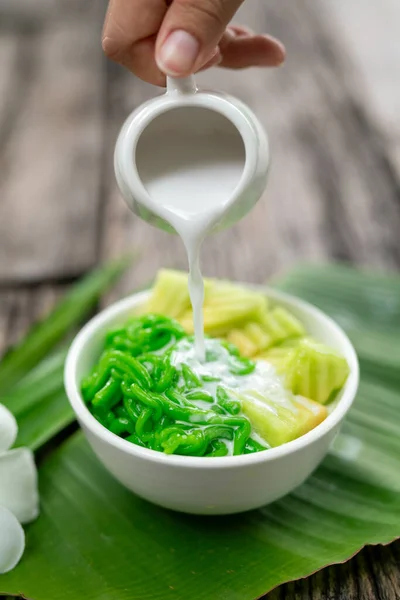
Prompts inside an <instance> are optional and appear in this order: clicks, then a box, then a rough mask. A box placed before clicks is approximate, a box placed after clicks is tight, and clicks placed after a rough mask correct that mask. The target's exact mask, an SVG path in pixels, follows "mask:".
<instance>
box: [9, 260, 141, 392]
mask: <svg viewBox="0 0 400 600" xmlns="http://www.w3.org/2000/svg"><path fill="white" fill-rule="evenodd" d="M130 262H131V259H129V261H128V259H124V260H119V261H116V262H112V263H110V264H108V265H105V266H102V267H99V268H98V269H97V270H95V271H93V272H92V273H90V274H89V275H87V276H86V277H84V278H83V279H82V280H81V281H79V283H78V284H76V285H74V286H73V287H72V288H71V290H70V291H69V292H68V293H67V294H66V295H65V297H64V298H63V300H62V301H61V302H59V303H58V304H57V305H56V307H55V308H54V310H53V311H52V312H51V314H50V315H49V316H48V317H46V318H45V319H44V320H43V321H40V322H39V323H37V324H36V325H35V326H34V327H32V328H31V330H30V331H29V333H28V334H27V335H26V336H25V337H24V338H23V340H21V342H20V343H19V344H17V345H16V346H14V347H12V348H11V349H10V350H9V351H8V352H7V353H6V355H5V356H4V357H3V359H2V361H1V363H0V394H4V393H5V392H6V391H8V390H9V389H10V388H12V387H13V386H14V385H15V384H17V383H18V382H19V381H20V379H21V378H22V377H24V376H25V375H27V373H29V371H30V369H32V368H33V367H34V366H36V365H37V364H38V363H39V362H40V361H41V359H42V358H44V357H45V356H47V355H48V353H49V351H50V350H51V349H52V348H53V347H54V346H56V345H57V343H58V342H59V341H60V340H62V339H63V338H64V336H65V335H66V333H67V332H68V331H69V330H70V329H71V328H72V327H74V326H75V325H77V324H78V323H79V322H80V321H81V320H82V319H83V318H84V317H85V316H87V315H88V313H89V312H90V311H91V310H92V309H93V308H94V307H95V305H96V303H97V301H98V300H99V297H100V296H101V294H103V293H104V292H105V291H106V289H107V288H108V287H109V286H111V284H112V283H113V282H114V281H116V279H118V277H120V276H121V274H122V273H123V271H124V270H125V269H126V268H127V266H128V264H129V263H130Z"/></svg>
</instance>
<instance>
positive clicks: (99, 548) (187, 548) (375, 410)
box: [0, 267, 400, 600]
mask: <svg viewBox="0 0 400 600" xmlns="http://www.w3.org/2000/svg"><path fill="white" fill-rule="evenodd" d="M281 287H282V288H284V289H285V290H287V291H289V292H294V293H296V294H298V295H302V296H303V297H306V298H307V299H308V300H310V301H312V302H313V303H315V304H318V305H319V306H320V307H321V308H323V309H326V310H327V311H328V312H330V313H331V314H332V315H333V316H334V317H335V318H336V319H337V320H338V321H340V322H341V323H342V325H343V326H344V327H345V328H347V329H348V331H349V333H350V335H351V336H352V339H353V341H354V343H355V345H356V348H357V350H358V351H359V353H360V354H361V356H362V358H363V361H362V382H361V386H360V391H359V394H358V396H357V399H356V402H355V404H354V407H353V408H352V410H351V412H350V414H349V416H348V418H347V419H346V422H345V424H344V426H343V429H342V432H341V434H340V435H339V436H338V437H337V439H336V441H335V443H334V445H333V447H332V450H331V452H330V454H329V455H328V457H327V458H326V460H325V461H324V462H323V464H322V465H321V466H320V467H319V468H318V470H317V471H316V472H315V473H314V474H313V475H312V476H311V477H310V478H309V479H308V480H307V482H306V483H305V484H303V485H302V486H301V487H300V488H298V489H297V490H296V491H295V492H294V493H292V494H290V495H289V496H287V497H286V498H284V499H282V500H280V501H278V502H276V503H274V504H272V505H271V506H267V507H265V508H263V509H261V510H258V511H253V512H251V513H247V514H245V515H241V516H232V517H224V518H216V517H213V518H205V517H191V516H187V515H180V514H176V513H173V512H171V511H166V510H163V509H161V508H158V507H156V506H153V505H151V504H148V503H147V502H145V501H144V500H141V499H140V498H138V497H137V496H134V495H132V494H130V493H129V492H128V491H126V490H125V489H124V488H122V487H121V486H120V484H118V483H117V482H116V481H114V480H113V479H112V478H111V476H109V475H108V474H107V473H106V471H105V470H104V469H103V467H102V466H101V465H100V463H99V462H98V460H97V459H96V458H95V456H94V455H93V453H92V451H91V450H90V449H89V447H88V445H87V443H86V441H85V440H84V438H83V435H82V434H81V433H78V434H75V435H74V436H72V437H71V438H70V439H68V440H67V441H66V442H64V443H63V444H62V445H61V446H60V447H59V448H58V449H57V450H56V451H54V452H53V453H52V454H51V455H50V456H48V457H47V458H46V459H45V461H44V462H43V464H42V465H41V466H40V490H41V506H42V514H41V516H40V517H39V519H38V520H37V521H35V522H34V523H32V524H31V525H30V526H29V527H28V528H27V552H26V553H25V555H24V557H23V559H22V561H21V563H20V564H19V566H18V567H17V568H16V569H15V570H14V571H12V572H11V573H8V574H6V575H4V576H2V577H0V591H3V592H4V593H7V594H13V593H14V594H17V593H23V594H24V596H26V597H28V598H31V599H32V600H75V599H76V598H88V599H91V600H115V599H116V598H118V600H145V599H149V600H150V599H151V600H158V599H159V600H161V599H162V600H172V599H173V600H187V599H188V598H191V599H192V600H210V599H212V600H233V599H234V598H237V599H240V600H254V598H256V597H259V596H261V595H262V594H264V593H266V592H267V591H268V590H270V589H271V588H273V587H275V586H277V585H279V584H281V583H283V582H285V581H288V580H291V579H297V578H300V577H305V576H307V575H308V574H310V573H312V572H314V571H316V570H318V569H320V568H322V567H323V566H325V565H327V564H332V563H335V562H341V561H343V560H346V559H348V558H349V557H350V556H352V555H353V554H354V553H355V552H357V551H358V550H359V549H360V548H361V547H362V546H364V545H365V544H368V543H369V544H378V543H383V544H385V543H388V542H390V541H392V540H393V539H394V538H396V537H398V536H400V503H399V500H398V499H399V492H400V423H399V419H398V414H399V405H400V399H399V391H400V390H399V388H400V384H399V383H398V379H397V372H396V371H397V363H396V354H395V353H396V343H395V340H394V335H393V332H394V331H395V328H396V327H398V324H399V321H398V319H399V316H400V306H399V304H400V280H399V279H396V278H381V277H375V276H368V275H364V274H359V273H357V272H355V271H351V270H347V269H341V268H336V267H335V268H332V269H329V268H327V267H324V269H323V270H320V269H314V268H312V269H311V268H310V269H302V270H300V271H298V272H294V273H293V274H291V275H290V276H289V277H288V278H287V279H286V280H284V281H283V282H282V283H281ZM383 307H386V308H383ZM370 329H371V330H372V331H373V332H374V335H375V336H377V338H379V339H380V340H381V348H385V351H386V352H388V354H387V355H383V354H382V353H381V352H379V351H376V350H375V349H374V346H373V344H372V343H370V344H369V346H368V348H366V347H365V342H366V340H367V339H368V331H369V330H370ZM398 330H399V329H397V331H398ZM387 373H389V374H390V375H391V377H392V378H391V380H390V385H388V384H387V380H386V374H387ZM396 382H397V383H396Z"/></svg>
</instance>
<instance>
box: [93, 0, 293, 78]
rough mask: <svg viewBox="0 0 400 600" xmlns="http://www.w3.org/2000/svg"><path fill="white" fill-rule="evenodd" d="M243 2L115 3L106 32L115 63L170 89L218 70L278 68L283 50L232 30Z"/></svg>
mask: <svg viewBox="0 0 400 600" xmlns="http://www.w3.org/2000/svg"><path fill="white" fill-rule="evenodd" d="M242 2H243V0H110V3H109V7H108V11H107V15H106V19H105V23H104V30H103V49H104V52H105V53H106V54H107V56H108V57H109V58H111V59H112V60H114V61H116V62H118V63H120V64H122V65H124V66H125V67H127V68H128V69H129V70H130V71H132V72H133V73H135V75H137V76H138V77H140V78H141V79H143V80H145V81H148V82H149V83H153V84H155V85H159V86H164V85H165V75H171V76H172V77H185V76H188V75H190V74H192V73H195V72H197V71H199V70H203V69H206V68H208V67H211V66H214V65H220V66H221V67H227V68H230V69H243V68H245V67H250V66H261V67H275V66H278V65H280V64H281V63H282V62H283V61H284V59H285V49H284V47H283V45H282V44H281V43H280V42H279V41H278V40H275V39H274V38H273V37H271V36H268V35H256V34H254V33H253V32H252V31H250V30H249V29H247V28H245V27H241V26H237V25H228V23H229V22H230V20H231V19H232V17H233V16H234V14H235V13H236V11H237V10H238V8H239V6H240V5H241V4H242Z"/></svg>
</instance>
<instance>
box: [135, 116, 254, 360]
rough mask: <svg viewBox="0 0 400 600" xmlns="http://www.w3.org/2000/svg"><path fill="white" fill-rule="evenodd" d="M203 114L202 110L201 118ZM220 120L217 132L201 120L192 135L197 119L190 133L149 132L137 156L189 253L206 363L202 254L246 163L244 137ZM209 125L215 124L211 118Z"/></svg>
mask: <svg viewBox="0 0 400 600" xmlns="http://www.w3.org/2000/svg"><path fill="white" fill-rule="evenodd" d="M204 112H207V113H209V111H206V110H204ZM201 113H202V110H200V111H199V110H197V111H196V116H197V117H198V115H199V114H201ZM211 114H212V113H211ZM217 119H218V126H217V127H216V126H215V124H214V126H211V127H210V126H208V127H204V128H202V125H201V118H200V119H199V118H197V120H196V123H195V124H194V127H195V129H196V131H195V132H193V118H192V120H191V121H190V129H191V131H187V128H185V127H182V126H180V127H176V128H174V130H173V132H169V134H168V135H167V134H165V135H160V130H159V128H157V127H154V128H152V126H150V127H148V128H147V129H146V131H145V134H144V135H143V136H142V137H141V138H140V141H139V144H138V148H137V151H136V162H137V168H138V172H139V173H140V177H141V180H142V182H143V185H144V186H145V188H146V190H147V192H148V194H149V196H150V197H151V199H152V200H153V202H154V203H155V205H156V208H159V210H158V216H160V217H161V218H162V219H164V220H165V221H167V222H168V223H169V224H170V225H171V226H172V227H173V228H174V229H175V231H176V232H177V233H178V235H179V236H180V237H181V239H182V241H183V243H184V245H185V248H186V252H187V256H188V263H189V293H190V300H191V303H192V308H193V320H194V331H195V343H196V353H197V356H198V357H199V359H200V360H201V361H203V360H204V354H205V349H204V326H203V310H202V309H203V302H204V283H203V277H202V274H201V270H200V248H201V244H202V242H203V240H204V238H205V237H206V236H207V235H208V234H209V233H210V232H211V230H212V229H213V228H214V226H215V224H216V223H218V222H219V221H220V220H221V219H222V218H223V216H224V213H225V212H226V211H227V209H228V208H229V205H230V200H231V198H232V194H233V191H234V189H235V188H236V186H237V185H238V183H239V180H240V178H241V175H242V173H243V167H244V162H245V150H244V146H243V141H242V139H241V137H240V135H239V133H238V132H237V131H236V129H235V128H234V127H233V125H232V124H231V123H230V122H229V121H228V120H227V119H225V118H223V117H221V116H220V115H218V116H217ZM205 123H207V124H208V125H209V124H210V116H209V114H208V115H207V118H206V120H205ZM153 124H154V122H153ZM211 125H213V124H212V123H211ZM221 125H222V127H221ZM194 134H195V135H194Z"/></svg>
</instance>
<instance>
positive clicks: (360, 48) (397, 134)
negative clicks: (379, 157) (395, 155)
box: [321, 0, 400, 140]
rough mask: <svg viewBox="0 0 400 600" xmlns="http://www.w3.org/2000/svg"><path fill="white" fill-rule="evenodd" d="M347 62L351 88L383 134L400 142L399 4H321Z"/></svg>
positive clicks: (384, 0) (391, 0)
mask: <svg viewBox="0 0 400 600" xmlns="http://www.w3.org/2000/svg"><path fill="white" fill-rule="evenodd" d="M321 10H322V11H323V12H324V13H325V18H327V19H329V21H330V25H331V30H332V35H334V36H335V38H336V40H337V41H338V42H340V44H341V46H342V48H343V52H344V53H346V56H347V59H348V63H349V65H348V68H349V71H350V73H351V75H350V77H351V79H352V84H353V87H356V86H357V87H358V88H359V89H360V88H361V90H362V101H363V104H364V107H365V109H366V110H368V112H369V116H370V118H372V119H374V120H375V121H376V122H377V124H378V126H379V127H380V129H382V130H383V131H384V133H385V135H387V136H388V138H389V139H392V140H394V139H395V140H400V121H399V111H400V86H399V85H398V79H399V74H400V43H399V40H400V3H399V2H398V0H380V2H379V7H378V6H377V5H374V3H373V2H365V1H363V0H346V2H344V1H339V2H337V1H336V0H328V1H327V2H324V3H323V4H322V5H321Z"/></svg>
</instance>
